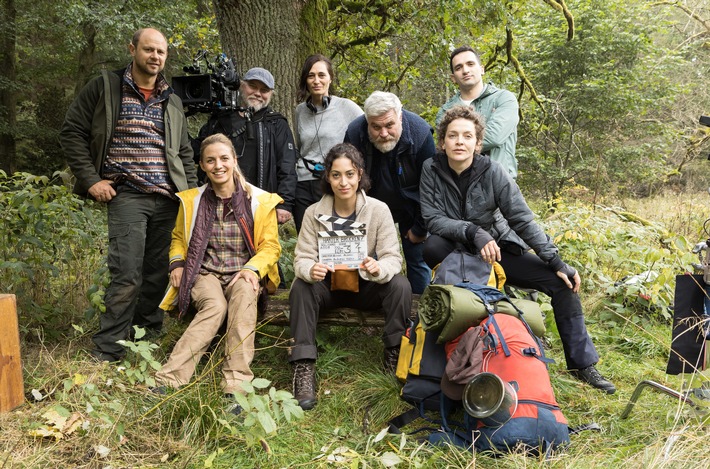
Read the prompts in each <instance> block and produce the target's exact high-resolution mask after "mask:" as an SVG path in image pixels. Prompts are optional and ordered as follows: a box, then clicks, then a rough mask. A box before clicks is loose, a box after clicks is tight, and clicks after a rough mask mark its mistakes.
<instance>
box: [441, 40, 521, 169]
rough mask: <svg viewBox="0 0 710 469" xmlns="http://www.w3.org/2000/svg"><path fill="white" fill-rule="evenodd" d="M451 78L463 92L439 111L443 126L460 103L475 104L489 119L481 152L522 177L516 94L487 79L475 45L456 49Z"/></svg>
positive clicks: (478, 110) (452, 57)
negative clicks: (517, 144)
mask: <svg viewBox="0 0 710 469" xmlns="http://www.w3.org/2000/svg"><path fill="white" fill-rule="evenodd" d="M449 67H450V68H451V81H453V82H454V83H456V85H457V86H458V87H459V91H458V92H456V94H455V95H454V96H453V97H452V98H451V99H450V100H448V101H447V102H446V104H444V105H443V106H442V107H441V109H439V112H438V113H437V114H436V125H437V126H438V125H439V122H441V118H442V117H444V113H445V112H446V111H447V110H449V109H451V108H452V107H453V106H456V105H457V104H465V105H470V106H473V107H474V108H475V110H476V112H477V113H479V114H481V115H482V116H483V118H484V119H485V121H486V131H485V133H484V134H483V148H482V149H481V153H483V154H486V155H489V156H490V157H491V160H493V161H497V162H498V163H500V164H501V165H502V166H503V167H504V168H505V169H506V170H507V171H508V173H509V174H510V175H511V177H513V178H516V177H517V176H518V160H517V159H516V158H515V143H516V142H517V140H518V120H519V117H518V100H517V99H515V96H514V95H513V93H511V92H510V91H507V90H503V89H499V88H496V87H495V85H493V83H487V84H486V83H484V82H483V73H484V72H485V70H484V68H483V65H481V57H480V55H479V54H478V52H476V51H475V50H474V49H473V48H471V47H469V46H462V47H458V48H456V49H454V51H453V52H452V53H451V56H450V58H449Z"/></svg>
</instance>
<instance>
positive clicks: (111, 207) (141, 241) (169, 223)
mask: <svg viewBox="0 0 710 469" xmlns="http://www.w3.org/2000/svg"><path fill="white" fill-rule="evenodd" d="M177 211H178V203H177V201H175V200H172V199H169V198H168V197H165V196H163V195H158V194H142V193H139V192H135V191H132V190H130V189H127V188H126V187H125V186H121V187H119V188H118V190H117V194H116V197H114V198H113V199H112V200H111V201H110V202H109V203H108V236H109V247H108V268H109V273H110V274H111V283H110V284H109V286H108V288H107V289H106V296H105V297H104V302H105V304H106V311H105V312H104V313H103V314H101V317H100V318H99V331H98V332H97V333H96V334H94V337H93V341H94V345H95V346H96V347H95V349H94V350H93V351H92V353H93V354H94V355H95V356H97V357H98V358H100V359H102V360H109V361H115V360H118V359H120V358H121V357H123V355H124V354H125V350H124V348H123V347H122V346H121V345H119V344H117V343H116V341H118V340H122V339H126V338H128V335H129V332H130V330H131V326H133V325H137V326H140V327H143V328H146V329H150V330H153V331H160V329H161V328H162V326H163V312H162V311H161V310H160V309H159V308H158V305H159V304H160V300H161V299H162V298H163V296H164V295H165V290H166V288H167V286H168V280H169V279H168V257H169V250H170V240H171V233H172V230H173V227H174V226H175V219H176V218H177Z"/></svg>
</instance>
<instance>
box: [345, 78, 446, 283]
mask: <svg viewBox="0 0 710 469" xmlns="http://www.w3.org/2000/svg"><path fill="white" fill-rule="evenodd" d="M364 110H365V115H364V116H360V117H358V118H357V119H355V120H354V121H352V122H351V123H350V125H349V126H348V130H347V131H346V132H345V142H346V143H352V144H353V145H355V147H356V148H357V149H358V150H360V152H361V153H362V154H363V156H364V157H365V168H366V171H367V174H368V175H369V176H370V179H371V180H372V189H370V192H369V194H368V195H370V196H372V197H374V198H376V199H379V200H381V201H383V202H385V203H386V204H387V205H388V206H389V208H390V211H391V212H392V218H394V221H395V223H397V224H398V225H399V233H400V235H401V237H402V250H403V251H404V259H405V260H406V261H407V278H408V279H409V283H410V284H411V285H412V293H415V294H421V293H422V292H423V291H424V288H426V286H427V285H429V282H430V280H431V270H430V269H429V267H428V266H427V265H426V263H425V262H424V257H423V252H424V249H423V247H424V245H423V244H422V243H423V242H424V240H425V239H426V235H427V231H426V228H425V226H424V220H423V219H422V214H421V211H420V209H419V177H420V176H421V174H422V165H423V164H424V161H426V160H428V159H429V158H431V157H433V156H434V153H435V152H436V149H435V147H434V139H433V137H432V128H431V126H430V125H429V124H427V122H426V121H425V120H424V119H422V118H421V117H419V116H418V115H416V114H414V113H412V112H409V111H405V110H403V109H402V103H401V102H400V100H399V98H398V97H397V96H396V95H394V94H392V93H385V92H383V91H375V92H374V93H372V94H371V95H370V97H368V98H367V99H366V100H365V105H364Z"/></svg>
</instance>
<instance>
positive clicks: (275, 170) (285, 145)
mask: <svg viewBox="0 0 710 469" xmlns="http://www.w3.org/2000/svg"><path fill="white" fill-rule="evenodd" d="M273 93H274V77H273V75H272V74H271V73H270V72H269V71H268V70H266V69H263V68H259V67H255V68H252V69H250V70H249V71H248V72H247V73H246V74H245V75H244V77H242V79H241V82H240V86H239V96H240V100H241V103H240V104H241V106H242V108H241V109H242V110H235V109H225V110H218V111H215V112H213V113H212V115H211V116H210V118H209V120H208V121H207V123H206V124H205V125H204V126H203V127H202V128H201V129H200V133H199V135H198V137H197V138H196V139H193V149H194V148H199V146H200V144H201V142H202V140H204V139H205V138H206V137H208V136H210V135H214V134H217V133H223V134H225V135H227V136H228V137H229V139H230V140H231V141H232V144H233V145H234V148H235V150H236V152H237V156H238V162H239V168H240V169H241V171H242V173H243V174H244V176H245V177H246V179H247V181H248V182H249V183H251V184H253V185H255V186H257V187H259V188H261V189H263V190H265V191H267V192H274V193H277V194H278V195H280V196H281V198H282V199H283V200H284V203H283V204H280V205H278V206H277V208H276V214H277V217H278V221H279V223H286V222H287V221H289V220H290V219H291V213H292V212H293V206H294V203H295V197H296V149H295V146H294V143H293V134H292V133H291V129H290V128H289V126H288V121H287V120H286V118H285V117H284V116H283V115H281V114H279V113H278V112H276V111H274V110H273V109H272V108H271V107H270V106H269V103H270V102H271V96H272V95H273ZM199 157H200V155H199V152H198V151H195V158H196V159H197V160H199Z"/></svg>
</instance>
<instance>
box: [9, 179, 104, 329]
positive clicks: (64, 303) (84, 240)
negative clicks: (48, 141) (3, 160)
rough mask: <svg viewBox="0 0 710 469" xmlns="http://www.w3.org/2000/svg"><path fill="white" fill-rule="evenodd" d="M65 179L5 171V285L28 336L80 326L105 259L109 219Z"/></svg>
mask: <svg viewBox="0 0 710 469" xmlns="http://www.w3.org/2000/svg"><path fill="white" fill-rule="evenodd" d="M61 176H63V175H62V174H59V173H57V174H55V177H54V179H52V180H50V178H48V177H47V176H33V175H31V174H27V173H16V174H15V175H13V176H7V175H6V174H5V173H4V172H2V171H0V227H1V228H0V259H1V260H0V283H1V284H2V285H3V289H4V290H5V292H6V293H15V294H16V295H17V299H18V306H19V310H20V313H21V315H22V320H21V321H20V324H21V325H22V328H23V331H25V332H26V331H28V330H31V329H35V328H41V329H44V331H45V333H47V334H51V335H54V334H57V333H59V332H61V331H62V330H64V329H66V328H67V327H68V325H69V324H71V323H72V322H76V321H74V320H73V316H74V315H75V313H76V311H81V310H83V306H82V305H83V302H84V299H83V292H84V291H85V289H86V286H87V283H88V281H89V277H88V275H89V273H90V272H93V271H94V270H95V269H96V267H97V265H98V264H99V263H100V262H101V260H102V258H101V256H100V250H101V249H102V246H103V245H104V243H105V240H106V238H107V235H106V231H105V230H106V223H105V218H104V217H105V214H104V212H103V211H101V210H99V209H96V208H94V207H93V206H92V204H90V203H87V202H86V201H85V200H82V199H80V198H78V197H76V196H74V195H72V194H71V191H70V190H69V188H68V187H67V186H65V185H62V184H58V183H57V182H58V179H59V178H60V177H61ZM97 248H98V249H97Z"/></svg>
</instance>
